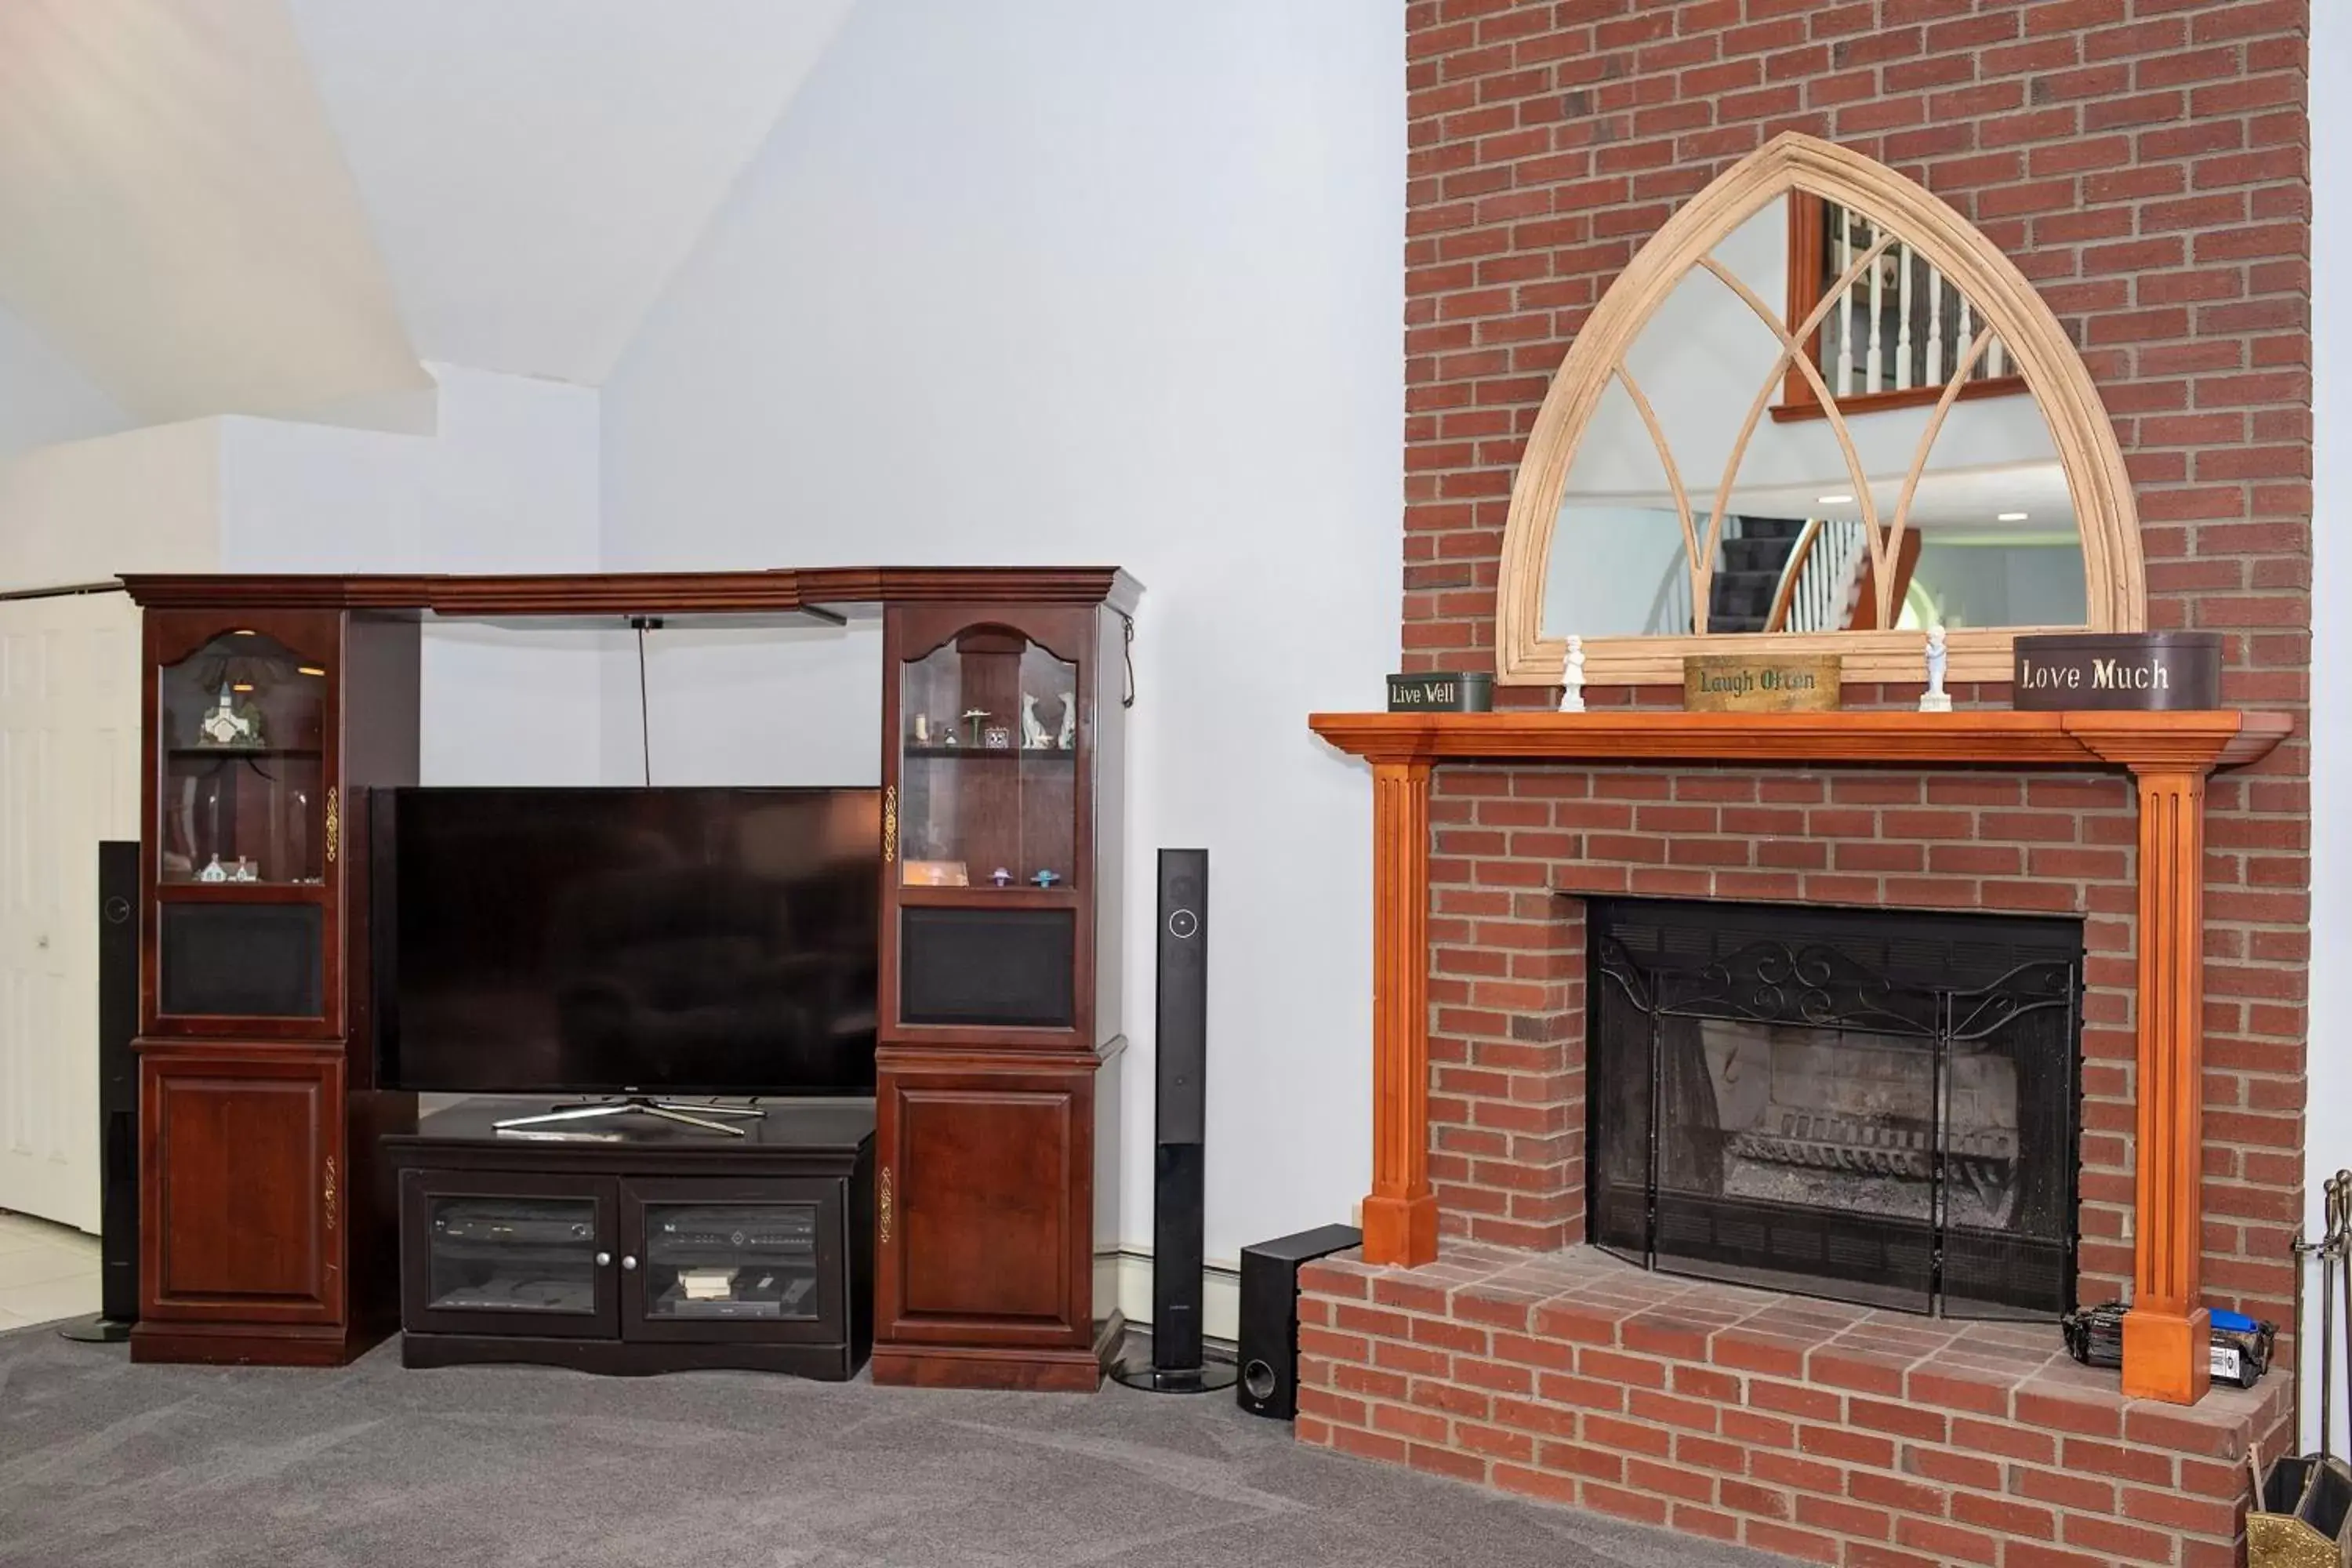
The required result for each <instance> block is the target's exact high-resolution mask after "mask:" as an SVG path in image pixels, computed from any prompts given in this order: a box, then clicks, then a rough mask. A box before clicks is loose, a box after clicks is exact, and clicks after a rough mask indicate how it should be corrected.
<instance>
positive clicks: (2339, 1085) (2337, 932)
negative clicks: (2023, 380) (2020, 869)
mask: <svg viewBox="0 0 2352 1568" xmlns="http://www.w3.org/2000/svg"><path fill="white" fill-rule="evenodd" d="M2311 80H2312V83H2313V85H2314V88H2315V89H2317V88H2318V87H2319V86H2320V85H2321V84H2332V85H2334V86H2337V87H2340V86H2341V85H2342V84H2344V83H2346V82H2352V8H2347V7H2346V6H2343V5H2326V4H2320V5H2313V6H2312V8H2311ZM2311 164H2312V184H2313V187H2314V189H2313V192H2312V196H2313V200H2312V235H2311V260H2312V276H2313V277H2314V278H2315V279H2320V283H2319V286H2318V287H2317V288H2315V289H2313V290H2312V335H2313V338H2314V342H2313V355H2312V363H2313V365H2314V366H2315V371H2314V373H2313V378H2312V380H2313V392H2312V401H2313V409H2312V417H2313V429H2314V431H2315V434H2316V437H2317V439H2316V440H2315V443H2314V451H2313V454H2312V458H2313V463H2314V471H2313V489H2312V502H2313V508H2314V510H2313V516H2312V584H2311V602H2312V603H2313V605H2334V606H2337V608H2336V613H2334V614H2326V615H2315V616H2313V617H2312V636H2311V957H2312V963H2311V1046H2310V1053H2311V1058H2310V1059H2311V1082H2310V1087H2309V1090H2308V1094H2309V1098H2308V1100H2306V1101H2305V1104H2306V1106H2307V1108H2308V1109H2307V1111H2306V1115H2307V1118H2308V1120H2307V1121H2306V1124H2305V1142H2304V1146H2305V1149H2306V1150H2308V1151H2309V1153H2308V1156H2307V1157H2306V1160H2305V1167H2306V1170H2307V1173H2308V1178H2309V1185H2310V1193H2309V1197H2308V1202H2309V1214H2308V1219H2307V1221H2306V1224H2305V1233H2306V1234H2307V1235H2310V1236H2314V1237H2316V1236H2318V1235H2319V1234H2320V1233H2321V1231H2322V1229H2323V1228H2324V1226H2323V1224H2322V1220H2321V1215H2320V1193H2319V1184H2320V1183H2321V1182H2322V1181H2323V1180H2325V1179H2326V1175H2327V1174H2328V1173H2331V1172H2333V1171H2336V1170H2337V1169H2338V1168H2340V1167H2343V1166H2347V1165H2352V1044H2347V1042H2348V1041H2352V973H2347V969H2352V966H2347V964H2346V963H2345V962H2344V960H2345V958H2346V956H2347V952H2352V824H2347V820H2346V818H2347V813H2352V664H2347V660H2352V632H2347V627H2346V625H2345V619H2344V616H2343V613H2342V610H2341V606H2342V605H2344V604H2345V603H2346V601H2347V598H2352V452H2347V444H2352V379H2347V365H2352V293H2347V290H2352V221H2347V213H2352V104H2347V101H2346V100H2345V99H2344V98H2343V97H2342V96H2340V95H2339V94H2338V93H2336V92H2334V91H2319V90H2314V91H2313V93H2312V95H2311ZM2337 349H2341V350H2342V351H2344V352H2343V353H2336V350H2337ZM2317 1283H2318V1273H2317V1271H2316V1270H2314V1271H2313V1273H2312V1275H2311V1284H2312V1287H2313V1289H2316V1288H2317ZM2314 1304H2315V1305H2316V1301H2314ZM2314 1316H2315V1317H2316V1314H2315V1315H2314ZM2314 1333H2315V1336H2316V1331H2314ZM2308 1359H2309V1360H2310V1362H2311V1367H2310V1377H2309V1379H2308V1381H2307V1382H2306V1384H2305V1389H2304V1399H2303V1411H2304V1426H2305V1447H2313V1446H2315V1445H2316V1443H2317V1440H2318V1434H2319V1427H2318V1419H2319V1415H2318V1412H2319V1387H2318V1365H2317V1357H2316V1356H2315V1355H2314V1356H2311V1357H2309V1358H2308ZM2337 1359H2338V1361H2339V1362H2340V1361H2341V1360H2342V1358H2341V1357H2340V1356H2339V1357H2338V1358H2337ZM2339 1375H2341V1373H2339ZM2347 1406H2352V1400H2347V1398H2345V1397H2344V1394H2343V1390H2342V1387H2341V1386H2340V1385H2339V1387H2338V1389H2337V1394H2336V1417H2337V1420H2338V1422H2339V1425H2338V1426H2337V1427H2336V1452H2337V1453H2339V1454H2340V1453H2343V1452H2345V1451H2346V1449H2347V1447H2352V1409H2347Z"/></svg>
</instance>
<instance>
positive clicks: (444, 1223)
mask: <svg viewBox="0 0 2352 1568" xmlns="http://www.w3.org/2000/svg"><path fill="white" fill-rule="evenodd" d="M400 1206H401V1228H402V1234H403V1237H404V1240H403V1246H404V1247H405V1248H406V1257H405V1258H404V1262H403V1265H402V1268H401V1289H402V1294H403V1298H404V1300H403V1302H402V1309H403V1310H402V1324H403V1326H404V1328H406V1329H407V1330H408V1331H410V1332H412V1333H452V1334H502V1335H503V1334H523V1335H535V1336H540V1337H545V1338H572V1339H581V1338H604V1339H609V1338H611V1337H613V1336H614V1334H616V1333H617V1332H618V1331H619V1318H618V1315H617V1311H616V1305H615V1303H616V1299H617V1290H616V1288H615V1285H614V1278H615V1274H616V1271H617V1261H616V1252H617V1247H616V1246H615V1227H614V1203H613V1184H611V1183H610V1182H605V1181H598V1180H595V1179H593V1178H584V1177H536V1176H521V1175H506V1174H487V1173H486V1174H474V1173H466V1172H457V1171H448V1172H441V1171H410V1172H407V1173H404V1175H403V1176H402V1178H401V1194H400Z"/></svg>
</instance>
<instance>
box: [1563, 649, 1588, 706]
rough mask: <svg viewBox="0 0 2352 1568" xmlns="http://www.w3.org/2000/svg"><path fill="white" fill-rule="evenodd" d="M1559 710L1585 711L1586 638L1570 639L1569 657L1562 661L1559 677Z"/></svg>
mask: <svg viewBox="0 0 2352 1568" xmlns="http://www.w3.org/2000/svg"><path fill="white" fill-rule="evenodd" d="M1559 710H1560V711H1561V712H1563V713H1581V712H1583V711H1584V639H1583V638H1582V637H1570V638H1569V639H1568V657H1567V658H1566V659H1565V660H1564V661H1563V662H1562V666H1561V669H1560V679H1559Z"/></svg>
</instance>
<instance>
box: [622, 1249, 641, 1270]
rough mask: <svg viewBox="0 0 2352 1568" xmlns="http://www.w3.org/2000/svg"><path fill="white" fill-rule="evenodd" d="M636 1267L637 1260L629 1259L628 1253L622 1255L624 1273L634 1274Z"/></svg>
mask: <svg viewBox="0 0 2352 1568" xmlns="http://www.w3.org/2000/svg"><path fill="white" fill-rule="evenodd" d="M636 1267H637V1260H636V1259H635V1258H631V1257H629V1256H628V1255H627V1254H626V1253H624V1254H622V1256H621V1268H622V1269H623V1271H624V1272H632V1271H634V1270H635V1268H636Z"/></svg>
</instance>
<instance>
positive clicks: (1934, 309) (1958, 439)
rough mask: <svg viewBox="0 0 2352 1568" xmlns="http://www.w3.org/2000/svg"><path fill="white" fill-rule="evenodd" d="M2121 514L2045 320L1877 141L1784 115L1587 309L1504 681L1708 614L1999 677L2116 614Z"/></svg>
mask: <svg viewBox="0 0 2352 1568" xmlns="http://www.w3.org/2000/svg"><path fill="white" fill-rule="evenodd" d="M2145 615H2146V590H2145V586H2144V583H2143V575H2142V568H2141V563H2140V552H2139V525H2138V519H2137V513H2136V512H2135V510H2134V509H2133V505H2132V496H2131V488H2130V482H2129V480H2128V479H2127V478H2126V475H2125V472H2124V466H2123V458H2122V454H2121V453H2120V452H2119V451H2118V450H2117V448H2116V440H2115V434H2114V431H2113V429H2112V428H2111V427H2110V426H2109V424H2108V422H2107V416H2106V411H2105V408H2103V407H2102V406H2101V405H2100V403H2099V397H2098V394H2097V392H2096V390H2095V388H2094V387H2093V385H2092V384H2091V379H2090V376H2089V374H2088V373H2087V372H2086V371H2085V370H2084V366H2083V363H2082V361H2081V359H2080V358H2079V357H2078V356H2077V355H2076V353H2075V352H2074V347H2073V345H2072V344H2071V343H2070V342H2068V341H2067V339H2066V335H2065V332H2064V331H2063V329H2062V328H2061V327H2060V325H2059V323H2058V321H2057V320H2056V319H2055V318H2054V317H2053V316H2052V314H2051V313H2050V310H2049V308H2048V306H2047V305H2045V304H2044V303H2043V302H2042V299H2041V297H2040V296H2039V295H2038V294H2036V293H2035V292H2034V290H2033V288H2032V285H2031V284H2029V283H2028V282H2027V281H2026V280H2025V278H2024V276H2023V275H2022V274H2021V273H2020V272H2019V271H2018V269H2017V268H2016V267H2015V266H2013V265H2012V264H2011V262H2010V260H2009V259H2008V258H2006V257H2005V256H2003V255H2002V254H2001V253H2000V251H1999V250H1997V249H1995V248H1994V247H1993V246H1992V245H1991V244H1990V242H1989V241H1987V240H1986V239H1985V237H1983V236H1982V235H1980V234H1979V233H1978V232H1977V230H1976V229H1975V228H1974V227H1973V226H1970V225H1969V222H1968V220H1967V219H1965V218H1963V217H1962V216H1960V215H1959V214H1958V213H1957V212H1955V211H1954V210H1953V209H1952V208H1951V207H1949V206H1948V205H1946V204H1945V203H1943V202H1941V201H1939V200H1937V198H1936V197H1935V196H1933V195H1929V194H1928V193H1927V191H1925V190H1923V189H1921V188H1920V187H1919V186H1918V185H1916V184H1913V183H1912V182H1911V181H1909V180H1906V179H1905V178H1903V177H1902V176H1901V175H1899V174H1895V172H1894V171H1892V170H1890V169H1888V168H1886V167H1885V166H1884V165H1882V164H1879V163H1874V162H1872V161H1871V160H1870V159H1868V158H1864V157H1863V156H1861V155H1860V154H1858V153H1852V152H1849V151H1847V150H1845V149H1843V148H1841V147H1837V146H1833V145H1832V144H1831V143H1828V142H1821V141H1818V140H1815V139H1813V138H1811V137H1807V136H1800V135H1794V134H1790V135H1786V136H1782V137H1780V138H1779V139H1777V140H1775V141H1774V142H1772V143H1771V144H1770V145H1769V146H1767V147H1765V148H1764V149H1763V150H1761V151H1760V152H1759V153H1755V154H1753V155H1752V156H1750V157H1748V159H1746V160H1745V161H1743V162H1742V163H1739V164H1738V165H1737V166H1736V167H1734V168H1733V169H1731V170H1730V171H1729V172H1727V174H1724V175H1723V176H1722V177H1721V178H1720V179H1718V180H1717V181H1716V182H1715V183H1714V184H1711V185H1709V186H1708V187H1707V188H1706V190H1704V191H1702V192H1701V193H1699V195H1697V196H1696V197H1694V198H1693V199H1692V200H1691V202H1690V203H1689V204H1688V205H1685V207H1683V209H1682V210H1681V211H1679V212H1677V213H1676V214H1675V216H1673V217H1672V218H1671V219H1669V220H1668V221H1667V223H1666V224H1665V226H1664V227H1663V228H1661V229H1660V230H1659V231H1658V233H1657V235H1656V237H1654V238H1653V239H1652V240H1651V241H1650V242H1649V243H1648V244H1647V245H1645V246H1644V247H1643V248H1642V249H1641V251H1640V252H1639V253H1638V254H1636V255H1635V257H1634V258H1633V261H1632V263H1631V264H1630V265H1628V266H1627V268H1625V270H1624V272H1623V273H1622V274H1621V275H1620V276H1619V278H1618V279H1617V280H1616V282H1615V283H1614V284H1613V285H1612V287H1611V288H1610V289H1609V292H1608V293H1607V294H1606V295H1604V296H1603V297H1602V299H1601V302H1600V304H1599V305H1598V306H1597V307H1596V308H1595V309H1594V310H1593V313H1592V315H1591V318H1590V320H1588V321H1587V322H1586V323H1585V325H1584V328H1583V330H1582V331H1580V332H1579V333H1578V335H1577V338H1576V342H1575V343H1574V344H1573V345H1572V346H1571V347H1570V351H1569V353H1568V357H1567V359H1566V361H1565V362H1564V363H1562V365H1561V366H1560V370H1559V374H1558V376H1557V377H1556V378H1555V379H1554V380H1553V382H1552V385H1551V389H1550V391H1549V394H1548V395H1546V397H1545V399H1544V404H1543V408H1542V410H1541V412H1540V414H1539V415H1538V418H1537V422H1536V426H1535V428H1534V430H1533V431H1532V433H1531V434H1530V436H1529V437H1528V449H1527V453H1526V456H1525V457H1524V458H1523V459H1522V460H1521V463H1520V467H1519V471H1518V476H1517V480H1516V482H1515V484H1514V488H1513V489H1512V494H1511V510H1510V518H1509V523H1508V526H1507V531H1506V536H1505V541H1504V551H1503V562H1502V575H1501V582H1500V595H1499V604H1498V607H1497V622H1498V624H1497V635H1496V663H1497V667H1498V674H1499V678H1500V679H1502V680H1503V681H1504V682H1506V683H1507V684H1513V685H1546V684H1554V683H1557V682H1558V681H1559V679H1560V674H1561V667H1562V662H1563V656H1564V653H1565V649H1566V640H1567V638H1568V637H1570V636H1576V637H1581V638H1582V639H1583V648H1584V654H1585V679H1586V680H1587V681H1588V682H1589V683H1592V684H1601V685H1606V684H1612V683H1649V682H1679V681H1680V680H1681V679H1682V658H1683V656H1684V655H1685V654H1689V653H1694V652H1699V651H1717V652H1720V651H1724V650H1725V649H1726V648H1727V647H1729V646H1734V645H1732V644H1730V643H1728V642H1727V640H1726V639H1731V638H1739V637H1770V638H1772V639H1773V644H1772V646H1773V647H1774V650H1775V651H1787V652H1836V653H1839V654H1842V655H1843V656H1844V671H1845V677H1846V679H1848V680H1916V679H1919V678H1920V671H1921V647H1922V644H1923V642H1924V640H1925V636H1926V633H1927V630H1928V629H1929V628H1930V627H1933V626H1942V627H1943V628H1944V629H1945V632H1946V637H1947V640H1948V647H1949V648H1950V654H1951V668H1950V674H1951V677H1952V679H1956V680H1986V679H1990V680H2005V679H2008V678H2009V675H2010V671H2011V643H2012V640H2013V639H2014V638H2015V637H2016V636H2017V634H2018V633H2019V632H2021V631H2048V630H2061V629H2069V628H2072V629H2083V628H2087V629H2090V630H2094V631H2135V630H2138V629H2140V627H2141V626H2142V625H2143V623H2144V618H2145Z"/></svg>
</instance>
